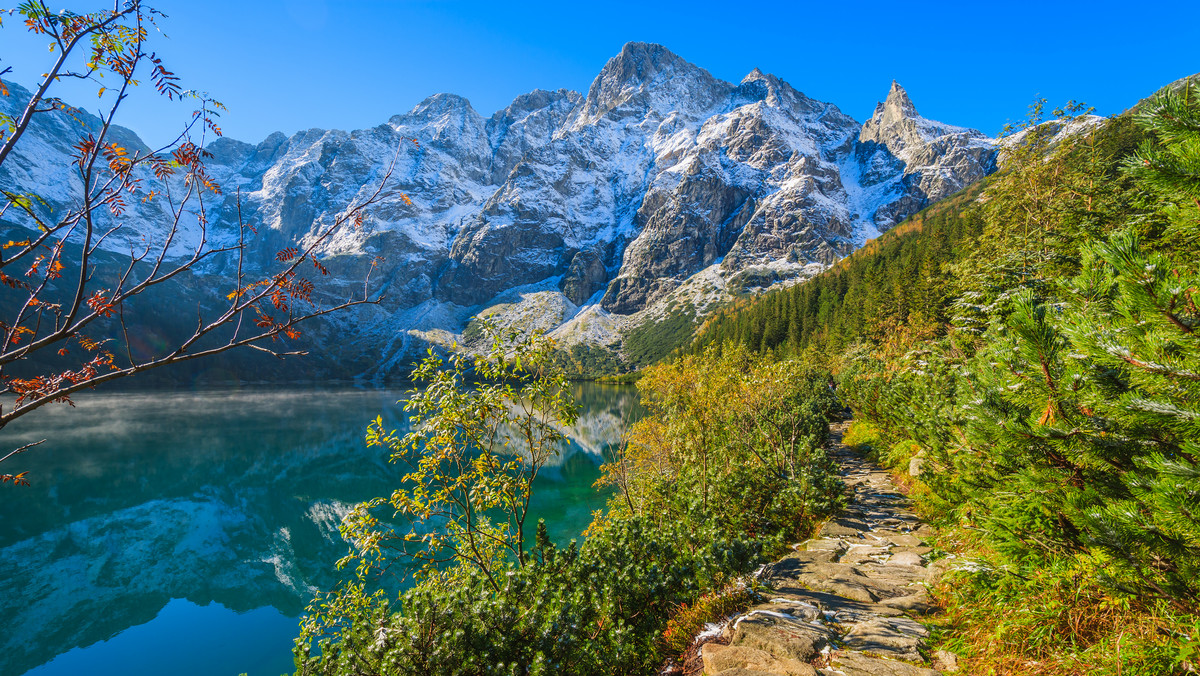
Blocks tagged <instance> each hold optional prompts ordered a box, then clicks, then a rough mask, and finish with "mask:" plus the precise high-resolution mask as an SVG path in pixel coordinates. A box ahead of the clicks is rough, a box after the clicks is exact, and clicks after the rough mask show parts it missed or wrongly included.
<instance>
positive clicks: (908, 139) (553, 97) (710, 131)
mask: <svg viewBox="0 0 1200 676" xmlns="http://www.w3.org/2000/svg"><path fill="white" fill-rule="evenodd" d="M12 92H13V93H12V95H11V96H10V97H8V98H7V99H5V100H3V101H0V106H4V107H5V109H7V108H13V107H14V106H15V105H17V104H18V103H19V100H20V97H21V96H26V97H27V96H28V93H27V92H24V90H21V89H19V88H17V87H12ZM43 120H44V121H43V122H41V123H39V124H38V125H37V126H35V127H34V128H31V131H30V134H31V137H30V141H29V143H28V144H27V145H28V147H29V148H30V149H31V150H30V151H29V152H28V153H26V154H24V155H18V157H17V159H16V161H12V160H10V161H8V162H6V163H5V165H4V166H3V168H0V182H3V184H4V185H5V186H10V185H11V186H13V187H14V188H16V189H17V190H18V191H30V192H39V191H40V192H46V191H47V190H48V189H47V188H46V186H54V188H53V190H50V191H49V192H50V193H51V194H50V197H51V198H53V199H54V200H55V201H57V202H60V203H61V202H67V201H70V200H71V199H72V197H73V193H71V190H72V188H71V182H70V177H69V175H68V174H69V169H68V167H69V165H70V161H69V159H68V157H67V153H69V149H70V146H71V144H72V143H74V141H75V140H76V139H75V138H74V136H73V135H74V134H75V133H76V132H77V131H78V124H75V125H74V126H72V125H71V124H68V123H67V122H66V121H63V120H59V119H58V118H57V117H55V116H53V115H50V116H45V117H44V118H43ZM130 136H132V133H130ZM134 138H136V137H134ZM413 140H415V141H416V143H412V141H413ZM210 150H211V151H212V152H213V154H214V158H213V160H212V166H211V167H210V169H211V172H212V173H213V175H214V176H215V177H216V178H217V179H218V181H220V182H222V184H223V185H224V186H225V187H226V188H227V190H226V194H227V195H232V194H235V191H234V188H236V189H238V190H239V191H240V193H241V196H242V205H241V213H242V215H243V217H244V218H245V220H247V221H250V222H253V223H260V224H264V225H265V226H266V227H265V228H260V240H259V241H258V242H257V243H256V247H257V248H258V252H259V253H261V254H262V256H263V258H264V260H269V259H270V258H271V257H273V255H274V252H275V251H278V250H279V249H282V248H284V247H286V246H291V245H294V244H295V243H297V242H302V241H304V239H305V238H306V237H310V236H311V234H312V232H314V230H315V228H317V227H318V224H319V223H321V222H325V221H327V220H328V219H329V218H330V217H331V216H332V215H333V214H336V213H338V212H339V211H340V210H341V209H344V208H345V206H346V205H347V204H349V203H350V202H351V201H353V200H355V199H356V198H359V197H361V196H362V195H364V194H366V193H368V192H369V191H371V190H373V189H374V186H375V184H376V182H377V181H378V179H379V178H380V176H381V174H382V171H383V168H384V167H386V166H387V165H388V164H389V163H390V162H392V160H393V158H395V161H396V168H395V171H394V173H393V177H392V180H393V184H392V185H391V186H389V191H388V192H387V193H386V194H387V197H386V198H385V199H384V200H383V201H382V202H381V203H379V204H377V205H375V206H374V207H373V208H372V210H371V212H370V213H369V214H368V218H367V221H366V223H365V224H364V226H363V227H362V228H361V229H357V230H353V231H348V232H346V233H344V234H343V235H341V236H339V238H337V239H335V240H334V241H332V242H330V243H329V245H328V247H327V251H325V255H326V256H327V260H328V262H330V263H333V264H334V265H335V266H339V267H340V269H342V270H344V271H348V272H350V273H353V271H355V270H360V269H362V268H363V266H364V265H366V264H367V262H368V261H370V260H371V259H373V258H374V257H375V256H383V257H384V260H385V262H384V264H383V266H382V268H381V269H380V270H379V273H381V275H382V277H381V279H380V281H381V283H382V284H383V286H384V289H383V290H384V298H385V300H384V303H383V305H381V306H378V307H372V308H368V309H366V310H364V311H363V312H362V313H361V314H359V315H357V316H355V317H354V318H352V319H348V320H344V321H348V322H353V330H352V331H351V332H350V333H351V334H352V335H353V336H355V337H356V339H355V340H356V342H353V344H352V346H351V347H346V345H345V344H344V341H343V343H342V344H341V346H340V347H339V348H338V350H339V353H338V355H339V356H338V358H346V359H350V358H351V357H353V360H357V361H356V363H359V364H364V363H366V364H373V365H374V366H372V367H370V368H368V369H367V371H368V373H370V374H375V373H380V372H383V371H386V370H387V369H388V368H390V366H391V365H399V364H403V363H404V360H403V359H401V358H400V355H402V354H403V353H405V352H406V351H407V350H409V349H410V348H411V347H413V346H415V345H416V344H417V343H419V342H420V341H421V340H427V339H435V338H436V339H439V340H440V339H442V338H446V337H453V336H456V335H457V334H458V333H459V332H461V331H462V329H463V325H464V322H465V321H466V319H467V318H468V317H470V316H471V315H472V314H477V313H483V312H486V311H487V310H488V308H493V307H495V308H503V312H505V313H508V314H509V315H510V316H511V317H514V318H520V321H522V322H525V323H526V324H527V325H537V326H543V327H546V328H554V330H555V335H557V336H559V337H561V338H562V339H563V340H566V341H567V342H570V341H573V340H588V341H600V342H614V341H617V340H619V338H620V336H621V331H622V327H624V326H628V325H630V324H633V323H637V322H640V321H643V320H644V318H646V317H655V316H660V315H662V314H664V313H666V312H668V311H669V310H668V309H667V308H678V307H686V308H689V310H688V311H690V312H700V311H703V310H704V308H706V307H711V306H712V304H714V303H719V302H721V301H722V300H723V299H727V298H728V297H729V296H730V295H731V294H733V293H738V292H741V291H745V290H748V289H757V288H765V287H768V286H771V285H773V284H780V283H794V282H795V281H798V280H800V279H803V278H805V277H807V276H810V275H812V274H814V273H815V272H817V271H819V270H820V269H822V268H823V266H825V265H828V264H829V263H831V262H833V261H834V260H835V259H836V258H838V257H839V256H844V255H846V254H848V253H850V251H852V250H853V249H854V247H855V246H857V245H859V244H861V243H862V241H863V240H864V239H866V238H869V237H872V236H876V235H877V234H878V233H879V232H880V231H883V230H886V229H887V228H889V227H891V226H892V225H893V224H895V223H896V222H898V221H899V220H900V219H902V218H903V217H904V216H906V215H908V214H910V213H913V212H914V211H916V210H918V209H920V208H921V207H923V206H924V205H925V204H927V203H929V202H930V201H932V200H936V199H940V198H942V197H945V196H946V195H949V194H950V193H951V192H953V191H955V190H957V189H959V188H961V187H963V186H965V185H967V184H968V183H970V182H972V181H975V180H977V179H979V178H981V177H983V176H984V175H986V174H987V173H988V172H990V171H993V170H994V169H995V157H996V148H995V143H994V141H993V140H991V139H989V138H987V137H986V136H985V135H983V134H982V133H980V132H977V131H974V130H970V129H964V128H960V127H954V126H951V125H946V124H942V123H939V122H934V121H931V120H927V119H925V118H923V117H921V116H920V115H919V114H918V113H917V109H916V106H915V105H914V104H913V102H912V100H911V99H910V98H909V96H908V94H907V92H905V91H904V89H903V88H902V87H901V86H900V85H899V84H898V83H895V82H893V83H892V86H891V89H890V91H889V92H888V95H887V97H886V99H885V100H884V101H883V102H882V103H880V104H879V105H878V106H877V107H876V109H875V112H874V114H873V115H872V117H871V119H870V120H868V121H867V122H866V123H862V124H860V123H859V122H857V121H855V120H854V119H853V118H851V117H850V116H848V115H846V114H844V113H843V112H842V111H840V110H839V109H838V108H837V107H836V106H834V105H832V104H830V103H825V102H822V101H817V100H815V99H812V98H810V97H808V96H806V95H805V94H803V93H802V92H801V91H800V90H798V89H796V88H794V87H792V86H791V85H790V84H788V83H787V82H785V81H783V80H782V79H780V78H778V77H777V76H774V75H771V74H769V73H766V72H764V71H762V70H759V69H757V68H756V69H754V70H753V71H751V72H750V73H749V74H747V75H746V77H744V78H743V79H742V80H741V82H740V83H738V84H736V85H735V84H732V83H729V82H725V81H723V80H720V79H718V78H716V77H714V76H713V75H712V74H711V73H709V72H708V71H706V70H704V69H703V68H701V67H699V66H696V65H694V64H691V63H689V62H687V61H686V60H684V59H683V58H681V57H679V56H678V55H676V54H674V53H672V52H671V51H670V50H668V49H666V48H665V47H663V46H661V45H655V44H647V43H638V42H632V43H629V44H627V45H625V46H624V47H623V48H622V49H621V51H620V53H619V54H617V55H616V56H614V57H613V58H612V59H610V60H609V61H608V63H607V64H605V66H604V67H603V68H602V69H601V71H600V73H599V74H598V75H597V77H596V79H595V80H594V81H593V82H592V84H591V86H590V87H589V89H588V92H587V95H586V96H581V95H580V94H579V93H577V92H573V91H569V90H562V89H560V90H556V91H549V90H534V91H532V92H529V93H527V94H523V95H521V96H519V97H517V98H516V99H515V100H514V101H513V102H512V103H511V104H510V105H508V106H507V107H505V108H504V109H502V110H500V111H497V112H495V113H494V114H492V115H491V116H490V117H487V118H484V117H483V116H481V115H480V114H479V113H478V112H476V111H475V109H474V108H473V107H472V106H471V104H470V102H468V101H467V100H466V99H464V98H462V97H460V96H456V95H454V94H445V93H443V94H436V95H433V96H430V97H429V98H427V99H425V100H424V101H422V102H421V103H419V104H417V105H416V106H415V107H414V108H413V109H412V110H411V111H409V112H407V113H404V114H401V115H395V116H393V117H392V118H391V119H390V120H388V122H387V123H386V124H382V125H379V126H377V127H374V128H371V129H363V130H358V131H353V132H342V131H336V130H321V129H312V130H307V131H303V132H300V133H297V134H294V135H292V136H291V137H290V138H288V137H284V136H283V135H282V134H272V135H271V136H269V137H268V138H267V139H265V140H263V141H262V142H260V143H258V144H256V145H251V144H247V143H241V142H238V141H233V140H229V139H221V140H219V141H217V142H215V143H213V144H212V145H211V146H210ZM56 171H57V172H59V173H60V174H62V175H61V176H60V175H58V174H55V172H56ZM401 193H403V194H406V195H407V196H408V197H409V198H411V203H410V202H407V201H405V200H404V199H403V198H402V197H401ZM75 197H77V196H75ZM237 206H238V205H237V204H236V201H235V200H234V199H233V198H228V199H226V200H225V201H223V202H218V203H215V204H211V205H209V206H208V209H209V212H210V213H209V221H210V222H211V223H213V224H214V228H216V229H218V230H219V229H220V228H221V227H225V228H227V229H229V228H232V227H233V224H235V223H236V222H237V218H238V213H239V212H238V209H237ZM135 217H136V218H138V219H142V221H140V222H139V227H140V228H142V229H143V230H144V231H145V232H147V233H154V232H157V231H158V230H161V228H162V224H161V223H159V222H158V220H161V219H160V217H159V216H156V215H155V214H154V213H151V212H150V211H148V210H139V211H138V212H137V213H136V214H135ZM118 253H119V252H118ZM213 272H214V273H217V272H219V270H214V271H213ZM348 277H349V278H353V277H354V275H353V274H349V275H348ZM377 278H380V277H377ZM348 283H349V282H348ZM671 311H677V310H671ZM514 321H516V320H514ZM439 336H440V337H442V338H438V337H439ZM331 354H332V353H331ZM346 354H350V355H351V357H345V355H346ZM356 368H357V367H356Z"/></svg>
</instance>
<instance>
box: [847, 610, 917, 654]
mask: <svg viewBox="0 0 1200 676" xmlns="http://www.w3.org/2000/svg"><path fill="white" fill-rule="evenodd" d="M927 636H929V630H928V629H926V628H925V627H924V625H922V624H921V623H920V622H917V621H915V620H911V619H909V618H907V617H876V618H872V619H869V620H866V621H864V622H859V623H858V624H856V625H854V626H853V627H851V628H850V631H848V632H846V635H845V636H844V637H843V638H842V643H843V645H844V646H845V647H846V648H852V649H854V650H857V651H859V652H864V653H871V654H874V655H881V656H883V657H896V658H899V659H902V660H907V661H910V662H920V661H923V660H924V658H922V657H921V652H920V649H921V648H924V647H925V638H926V637H927Z"/></svg>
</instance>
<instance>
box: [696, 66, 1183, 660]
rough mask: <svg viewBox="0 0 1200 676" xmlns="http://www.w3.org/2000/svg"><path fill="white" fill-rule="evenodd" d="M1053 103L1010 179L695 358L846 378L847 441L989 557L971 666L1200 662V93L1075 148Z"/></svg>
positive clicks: (980, 586) (1013, 141)
mask: <svg viewBox="0 0 1200 676" xmlns="http://www.w3.org/2000/svg"><path fill="white" fill-rule="evenodd" d="M1044 113H1045V111H1044V109H1043V108H1042V107H1041V106H1040V105H1037V106H1035V107H1034V109H1033V111H1032V115H1031V117H1030V120H1029V122H1028V123H1027V124H1026V125H1024V128H1023V129H1020V130H1018V133H1017V134H1014V135H1013V136H1011V137H1010V139H1009V145H1008V146H1007V148H1008V150H1007V151H1006V157H1002V164H1003V167H1004V168H1003V170H1002V171H1001V173H999V174H996V175H994V176H992V177H990V178H989V179H988V180H987V181H986V182H985V183H983V184H977V185H976V186H975V187H974V188H972V189H969V190H966V191H964V192H962V193H959V194H958V195H957V196H955V197H954V198H952V199H950V200H947V201H945V202H942V203H940V204H938V205H935V206H934V207H932V208H929V209H926V210H925V211H923V212H921V213H918V214H916V215H914V216H913V217H912V218H910V219H908V220H907V221H905V222H904V223H902V224H900V225H899V226H897V227H896V228H895V229H894V230H893V231H892V232H890V233H888V235H887V236H885V237H884V238H881V239H880V240H879V241H877V242H874V243H872V244H871V246H869V247H867V248H866V249H864V250H862V251H860V252H858V253H856V254H855V255H854V256H851V257H849V258H848V259H846V260H844V261H842V262H841V263H840V264H839V265H837V266H835V267H834V268H832V269H830V270H829V271H828V272H826V273H825V274H823V275H821V276H819V277H817V278H815V279H813V280H810V281H808V282H806V283H803V284H799V285H797V286H795V287H793V288H790V289H787V290H784V291H780V292H776V293H772V294H768V295H766V296H764V297H761V298H759V299H755V300H753V301H749V302H745V303H743V304H741V305H740V306H737V307H734V308H731V309H729V310H727V311H725V312H724V313H722V314H721V315H719V316H717V317H716V318H714V319H713V320H711V321H710V322H709V323H708V325H707V326H706V327H705V328H704V329H703V331H702V332H701V334H700V336H699V338H698V340H697V341H696V343H695V344H694V345H693V346H692V347H691V348H689V349H690V350H691V351H699V350H701V349H703V346H705V345H708V344H717V345H729V344H733V343H741V344H744V345H747V346H749V347H751V348H752V349H757V350H762V351H767V350H772V351H775V352H777V353H783V354H786V355H791V356H794V357H797V358H799V359H801V360H805V361H811V362H814V363H820V364H824V365H828V366H830V367H831V368H832V369H833V370H834V371H835V372H836V374H837V379H838V385H839V387H838V392H839V396H840V398H841V399H842V401H843V402H844V403H846V404H847V405H849V406H850V407H851V408H853V410H854V413H855V419H856V422H855V425H854V427H853V428H852V430H851V434H850V435H849V436H848V437H847V439H848V441H850V442H852V443H856V444H858V445H859V446H861V447H862V448H864V449H866V450H869V451H870V452H872V453H873V454H875V455H876V456H878V458H879V459H880V460H881V461H883V462H884V463H886V464H889V465H890V466H892V467H893V468H895V469H896V471H897V472H899V473H903V474H908V475H912V476H913V477H914V478H913V489H914V492H915V495H916V496H918V498H919V502H920V504H921V506H922V508H923V510H924V511H925V512H926V514H927V515H928V516H931V517H934V518H936V519H939V520H940V522H941V523H942V526H943V528H942V533H943V535H942V541H941V542H940V543H939V545H940V546H941V547H942V548H943V549H945V550H947V551H950V552H953V553H954V555H956V556H958V557H961V558H963V559H966V560H967V561H964V563H962V564H960V565H956V566H953V567H952V568H956V569H957V571H956V572H953V573H951V575H950V576H949V578H948V580H947V581H946V582H945V583H944V584H943V586H942V588H941V591H940V595H941V601H942V603H943V605H944V606H945V608H946V612H945V613H944V615H943V620H942V622H943V627H942V629H943V632H942V635H941V639H940V640H941V643H942V645H943V646H945V647H948V648H950V649H952V650H953V651H955V652H957V653H959V654H960V655H963V656H965V657H966V658H967V661H968V667H967V669H966V671H967V672H968V673H1008V674H1030V673H1038V674H1083V673H1112V674H1126V675H1128V674H1164V673H1181V674H1182V673H1195V672H1196V670H1197V663H1198V660H1197V654H1198V653H1200V616H1198V615H1197V613H1198V611H1200V607H1198V605H1197V601H1196V599H1197V598H1198V597H1200V582H1198V581H1197V580H1198V579H1200V375H1198V374H1200V337H1198V336H1197V327H1198V326H1200V308H1198V301H1200V298H1198V296H1200V293H1198V289H1200V87H1198V86H1196V84H1195V81H1194V80H1192V81H1191V84H1187V85H1185V84H1184V83H1182V82H1181V83H1176V84H1175V85H1172V86H1171V87H1168V88H1167V89H1164V90H1163V91H1162V92H1160V93H1158V94H1157V95H1155V96H1154V97H1152V98H1150V99H1148V100H1146V101H1144V102H1142V103H1141V104H1139V105H1138V106H1136V107H1135V108H1133V109H1132V110H1130V111H1129V112H1127V113H1126V114H1124V115H1121V116H1118V117H1115V118H1113V119H1110V120H1108V121H1106V122H1105V123H1104V124H1102V125H1100V126H1096V127H1093V128H1091V129H1086V128H1085V129H1082V130H1081V131H1080V132H1079V133H1077V134H1075V135H1073V136H1072V137H1070V138H1069V139H1067V140H1065V141H1064V140H1062V138H1061V136H1058V137H1056V136H1055V133H1056V132H1057V131H1058V130H1060V129H1061V128H1062V127H1063V126H1064V125H1068V124H1072V122H1071V119H1070V113H1071V111H1070V110H1064V111H1054V113H1053V114H1049V115H1045V117H1051V118H1055V119H1057V120H1059V121H1058V122H1056V123H1055V122H1052V123H1050V124H1043V122H1044V119H1043V114H1044ZM1077 126H1081V127H1082V125H1077Z"/></svg>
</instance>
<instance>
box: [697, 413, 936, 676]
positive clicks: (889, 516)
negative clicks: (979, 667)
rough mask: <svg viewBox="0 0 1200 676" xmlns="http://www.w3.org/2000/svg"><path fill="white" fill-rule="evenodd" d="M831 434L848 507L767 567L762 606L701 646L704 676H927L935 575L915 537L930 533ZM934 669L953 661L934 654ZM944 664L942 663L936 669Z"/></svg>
mask: <svg viewBox="0 0 1200 676" xmlns="http://www.w3.org/2000/svg"><path fill="white" fill-rule="evenodd" d="M846 425H847V423H839V424H835V425H833V426H831V427H830V431H831V436H832V438H833V448H834V451H833V456H834V458H835V459H836V460H837V462H838V463H839V464H840V465H841V467H842V477H843V480H844V481H845V482H846V487H847V493H848V499H847V507H846V509H845V510H844V511H843V512H842V513H841V514H840V515H839V516H838V518H836V519H834V520H832V521H830V522H829V523H827V524H825V526H824V527H822V528H821V531H820V532H819V533H818V537H817V538H815V539H813V540H809V541H807V542H802V543H800V544H797V545H794V546H793V549H794V551H793V552H792V553H791V554H789V555H787V556H786V557H784V558H783V559H781V560H779V561H777V562H775V563H773V564H770V565H769V566H766V567H765V568H764V569H763V571H762V572H761V574H760V579H761V580H762V582H763V583H765V584H766V586H767V587H768V588H769V591H768V592H767V595H768V597H769V602H768V603H763V604H760V605H758V606H755V607H753V608H751V609H750V610H748V611H747V612H745V613H743V614H742V615H740V616H737V617H735V618H733V619H732V620H731V621H730V622H729V623H728V624H727V625H725V627H724V628H723V630H722V631H721V635H720V637H719V638H718V639H717V640H716V641H713V642H710V643H706V644H704V645H703V646H701V649H700V655H701V657H702V659H703V664H704V672H703V673H704V674H707V675H713V676H715V675H717V674H720V676H768V675H775V676H778V675H785V676H816V675H817V674H821V675H822V676H835V675H836V676H893V675H895V676H936V675H937V674H940V673H943V672H942V671H936V670H934V669H932V668H930V667H929V664H928V661H927V659H926V639H927V638H928V636H929V631H928V630H927V629H926V628H925V627H924V626H923V625H922V624H921V623H920V621H919V618H920V617H921V616H922V615H925V614H928V613H930V612H932V611H933V610H934V606H933V604H932V602H931V600H930V598H929V595H928V593H927V591H926V585H927V584H929V583H931V582H932V579H933V576H934V573H935V570H934V569H933V568H931V567H930V566H929V562H928V558H927V555H928V554H929V552H930V548H929V547H927V546H925V542H924V541H923V540H922V538H923V537H925V536H927V535H929V534H930V533H931V532H932V531H931V530H930V528H929V526H927V525H925V524H923V523H922V522H921V521H920V519H918V518H917V516H916V515H915V514H913V513H912V512H911V511H909V509H908V507H909V501H908V499H907V498H906V497H904V496H903V495H902V494H900V492H899V491H898V490H896V486H895V484H893V483H892V480H891V478H890V477H889V476H888V474H887V472H885V471H884V470H883V469H881V468H880V467H878V466H876V465H874V464H872V463H871V462H868V461H867V460H865V459H863V458H862V457H861V456H859V455H857V454H856V453H854V452H853V451H850V450H849V449H847V448H846V447H845V446H843V445H842V444H841V437H842V433H843V432H844V431H845V428H846ZM939 658H940V660H939V665H938V666H939V667H941V668H943V669H944V670H945V671H951V670H953V668H954V666H953V664H952V660H953V658H952V657H951V656H949V655H945V656H942V655H941V654H939ZM942 660H945V662H942Z"/></svg>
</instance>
